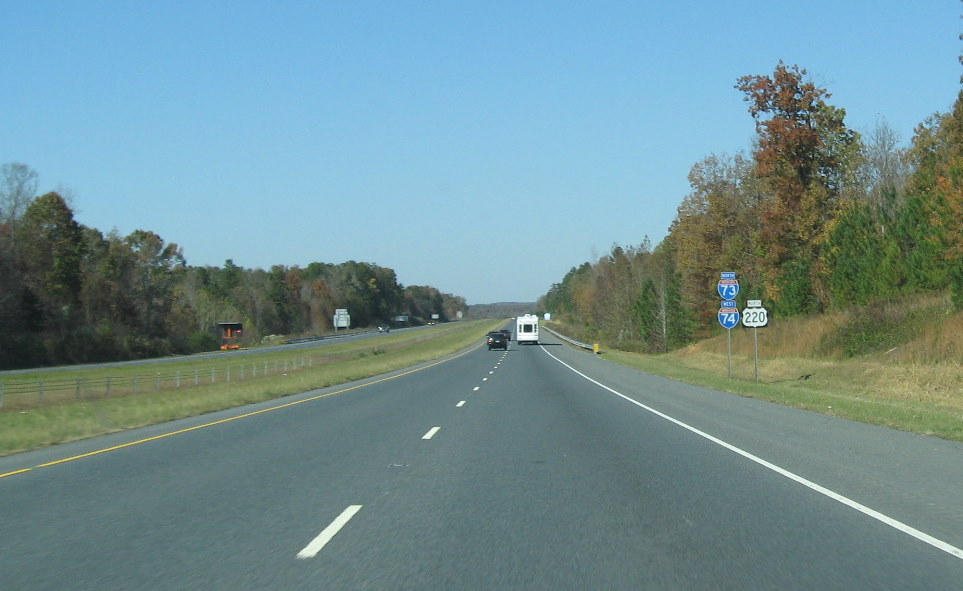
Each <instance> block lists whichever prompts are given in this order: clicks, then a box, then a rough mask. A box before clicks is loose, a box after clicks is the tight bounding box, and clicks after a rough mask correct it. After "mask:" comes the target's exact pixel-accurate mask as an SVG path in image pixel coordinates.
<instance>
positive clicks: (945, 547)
mask: <svg viewBox="0 0 963 591" xmlns="http://www.w3.org/2000/svg"><path fill="white" fill-rule="evenodd" d="M542 350H543V351H545V353H547V354H548V356H549V357H551V358H552V359H554V360H555V361H558V362H559V363H561V364H562V365H564V366H565V367H567V368H569V369H570V370H572V371H573V372H575V373H576V374H578V375H580V376H582V377H583V378H585V379H586V380H588V381H590V382H592V383H593V384H595V385H596V386H598V387H600V388H602V389H604V390H608V391H609V392H611V393H612V394H615V395H616V396H618V397H620V398H622V399H623V400H625V401H626V402H629V403H631V404H634V405H636V406H638V407H639V408H641V409H644V410H646V411H648V412H650V413H652V414H654V415H655V416H657V417H661V418H663V419H665V420H667V421H669V422H670V423H675V424H676V425H678V426H679V427H682V428H683V429H687V430H689V431H691V432H692V433H695V434H696V435H698V436H699V437H703V438H705V439H708V440H709V441H711V442H713V443H715V444H716V445H719V446H721V447H724V448H725V449H728V450H729V451H731V452H733V453H736V454H739V455H740V456H742V457H744V458H746V459H747V460H750V461H753V462H755V463H757V464H759V465H760V466H762V467H764V468H767V469H769V470H772V471H773V472H775V473H776V474H781V475H782V476H784V477H786V478H788V479H789V480H793V481H795V482H797V483H799V484H801V485H803V486H805V487H808V488H810V489H812V490H814V491H816V492H817V493H819V494H821V495H825V496H827V497H829V498H830V499H833V500H834V501H837V502H839V503H842V504H843V505H846V506H847V507H851V508H853V509H855V510H857V511H859V512H860V513H862V514H864V515H867V516H869V517H872V518H873V519H875V520H877V521H879V522H880V523H884V524H886V525H888V526H890V527H892V528H893V529H896V530H898V531H901V532H903V533H904V534H907V535H909V536H912V537H914V538H916V539H917V540H920V541H921V542H924V543H926V544H929V545H930V546H933V547H934V548H937V549H939V550H942V551H943V552H946V553H947V554H949V555H951V556H955V557H957V558H961V559H963V549H960V548H957V547H956V546H953V545H952V544H949V543H947V542H944V541H943V540H941V539H939V538H936V537H933V536H931V535H929V534H928V533H926V532H923V531H920V530H918V529H916V528H915V527H912V526H910V525H907V524H905V523H903V522H901V521H898V520H896V519H893V518H892V517H890V516H888V515H885V514H883V513H880V512H879V511H876V510H875V509H871V508H869V507H867V506H866V505H863V504H861V503H858V502H856V501H854V500H852V499H850V498H849V497H845V496H843V495H841V494H839V493H838V492H835V491H833V490H830V489H828V488H826V487H824V486H821V485H819V484H816V483H815V482H813V481H811V480H807V479H806V478H803V477H802V476H799V475H798V474H795V473H793V472H790V471H789V470H786V469H785V468H782V467H781V466H777V465H776V464H773V463H772V462H768V461H766V460H764V459H762V458H760V457H758V456H755V455H753V454H751V453H749V452H748V451H746V450H744V449H741V448H738V447H736V446H735V445H732V444H731V443H728V442H726V441H723V440H721V439H719V438H718V437H713V436H712V435H709V434H708V433H706V432H705V431H700V430H699V429H696V428H695V427H693V426H692V425H689V424H686V423H683V422H682V421H680V420H679V419H676V418H674V417H670V416H669V415H667V414H665V413H663V412H659V411H658V410H656V409H654V408H652V407H650V406H646V405H645V404H642V403H641V402H639V401H638V400H633V399H632V398H629V397H628V396H626V395H625V394H622V393H621V392H619V391H617V390H614V389H612V388H609V387H608V386H606V385H605V384H602V383H601V382H597V381H595V380H593V379H592V378H590V377H588V376H587V375H585V374H584V373H582V372H580V371H579V370H577V369H575V368H574V367H572V366H571V365H569V364H567V363H565V362H564V361H562V360H561V359H559V358H558V357H556V356H555V355H552V354H551V353H549V352H548V350H547V349H545V347H542Z"/></svg>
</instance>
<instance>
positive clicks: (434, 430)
mask: <svg viewBox="0 0 963 591" xmlns="http://www.w3.org/2000/svg"><path fill="white" fill-rule="evenodd" d="M440 430H441V427H432V428H431V429H429V430H428V432H427V433H425V434H424V435H422V436H421V438H422V439H431V438H432V437H434V436H435V433H437V432H438V431H440Z"/></svg>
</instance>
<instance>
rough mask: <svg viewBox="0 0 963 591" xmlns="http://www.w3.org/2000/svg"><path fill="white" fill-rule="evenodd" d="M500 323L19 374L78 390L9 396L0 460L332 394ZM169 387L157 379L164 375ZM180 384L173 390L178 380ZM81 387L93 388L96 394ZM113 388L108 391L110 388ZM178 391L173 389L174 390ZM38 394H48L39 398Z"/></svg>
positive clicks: (433, 355) (450, 348)
mask: <svg viewBox="0 0 963 591" xmlns="http://www.w3.org/2000/svg"><path fill="white" fill-rule="evenodd" d="M502 324H504V321H503V320H480V321H463V322H453V323H447V324H440V325H437V326H433V327H430V328H425V329H422V330H417V331H402V332H395V333H392V334H388V335H379V336H378V337H377V338H369V339H362V340H356V341H350V342H344V343H327V344H324V345H319V346H318V347H314V348H310V349H300V350H296V351H282V352H271V353H264V354H261V355H258V354H254V355H246V356H244V357H243V359H242V358H241V357H240V356H232V355H230V354H225V355H224V356H223V358H217V359H214V360H211V359H204V360H195V359H190V358H185V359H184V360H183V361H177V362H165V363H163V364H161V363H158V364H149V365H131V366H121V367H109V368H107V367H101V368H91V369H84V370H68V371H63V372H56V374H53V373H40V372H38V373H37V374H35V375H31V374H26V375H19V376H16V378H17V380H18V381H19V382H20V383H27V382H29V381H30V380H31V379H33V380H42V379H46V380H48V382H52V381H54V380H57V381H58V382H62V383H68V384H69V383H73V382H74V381H75V382H76V383H77V384H78V386H77V388H76V389H73V388H70V389H65V390H64V391H63V392H61V393H60V394H59V398H58V394H56V392H54V391H53V390H51V391H49V392H45V393H44V395H43V396H40V395H39V394H36V393H31V394H29V395H24V399H23V400H18V399H17V398H16V397H14V396H12V395H10V394H9V392H8V395H7V396H6V400H5V404H4V407H3V409H2V412H0V455H9V454H11V453H16V452H20V451H26V450H29V449H36V448H39V447H44V446H48V445H54V444H58V443H64V442H68V441H74V440H77V439H83V438H87V437H93V436H96V435H103V434H106V433H111V432H116V431H122V430H125V429H131V428H135V427H143V426H146V425H152V424H157V423H163V422H166V421H171V420H174V419H179V418H184V417H189V416H196V415H201V414H204V413H209V412H214V411H218V410H224V409H228V408H234V407H238V406H243V405H245V404H251V403H255V402H263V401H265V400H271V399H275V398H280V397H282V396H287V395H290V394H298V393H301V392H308V391H311V390H315V389H319V388H326V387H329V386H334V385H337V384H343V383H347V382H351V381H354V380H359V379H364V378H368V377H372V376H376V375H380V374H384V373H388V372H392V371H396V370H399V369H404V368H406V367H411V366H413V365H417V364H419V363H423V362H426V361H431V360H433V359H438V358H441V357H444V356H446V355H450V354H452V353H455V352H457V351H460V350H462V349H464V348H466V347H469V346H471V345H473V344H476V343H480V342H481V340H482V338H484V335H485V334H487V332H488V331H489V330H495V329H497V328H498V327H499V326H501V325H502ZM161 375H163V376H164V379H163V381H161V379H160V376H161ZM175 375H176V376H177V378H176V382H174V381H173V378H172V376H175ZM84 384H97V387H96V389H95V390H93V391H91V390H92V388H91V387H89V386H84ZM105 384H109V387H105ZM175 384H176V386H175ZM38 392H42V390H38Z"/></svg>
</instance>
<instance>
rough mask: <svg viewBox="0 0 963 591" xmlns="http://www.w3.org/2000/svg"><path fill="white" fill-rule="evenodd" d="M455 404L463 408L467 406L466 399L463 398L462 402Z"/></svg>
mask: <svg viewBox="0 0 963 591" xmlns="http://www.w3.org/2000/svg"><path fill="white" fill-rule="evenodd" d="M455 406H457V407H458V408H461V407H463V406H465V401H464V400H462V401H461V402H459V403H458V404H456V405H455Z"/></svg>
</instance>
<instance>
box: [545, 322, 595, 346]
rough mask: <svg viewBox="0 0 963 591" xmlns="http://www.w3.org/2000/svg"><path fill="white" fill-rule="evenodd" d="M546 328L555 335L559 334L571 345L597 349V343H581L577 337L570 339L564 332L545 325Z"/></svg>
mask: <svg viewBox="0 0 963 591" xmlns="http://www.w3.org/2000/svg"><path fill="white" fill-rule="evenodd" d="M545 330H547V331H548V332H550V333H552V334H553V335H555V336H557V337H558V338H560V339H562V340H563V341H565V342H566V343H568V344H570V345H574V346H576V347H581V348H582V349H588V350H589V351H595V345H590V344H588V343H580V342H578V341H576V340H575V339H570V338H568V337H567V336H565V335H563V334H562V333H560V332H556V331H554V330H552V329H551V328H548V327H545Z"/></svg>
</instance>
